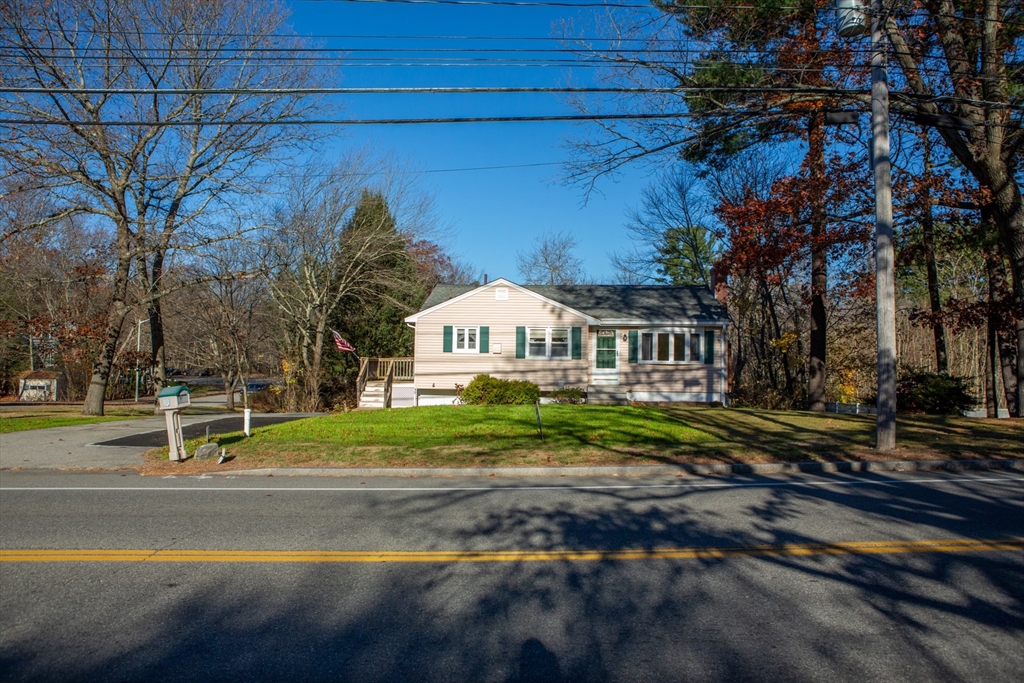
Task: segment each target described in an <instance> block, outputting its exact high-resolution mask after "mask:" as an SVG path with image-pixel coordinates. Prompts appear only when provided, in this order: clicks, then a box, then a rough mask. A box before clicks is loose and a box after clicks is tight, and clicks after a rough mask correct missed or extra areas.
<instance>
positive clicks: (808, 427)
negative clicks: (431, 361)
mask: <svg viewBox="0 0 1024 683" xmlns="http://www.w3.org/2000/svg"><path fill="white" fill-rule="evenodd" d="M541 415H542V419H543V426H544V441H541V440H540V438H539V434H538V430H537V423H536V416H535V413H534V408H533V406H500V407H477V406H459V407H448V406H438V407H424V408H408V409H402V410H380V411H360V412H354V413H344V414H334V415H327V416H323V417H315V418H308V419H304V420H297V421H294V422H288V423H284V424H279V425H274V426H270V427H265V428H261V429H257V430H255V431H254V432H253V436H252V437H251V438H249V439H246V438H245V437H243V436H242V435H241V434H240V433H234V434H228V435H222V436H221V437H219V439H218V441H219V442H220V444H221V445H222V446H226V447H227V449H228V454H229V455H231V456H233V458H234V460H233V461H232V465H231V466H232V467H287V466H306V467H317V466H321V467H332V466H333V467H430V466H434V467H472V466H485V467H501V466H515V465H621V464H655V463H713V462H752V463H756V462H795V461H807V460H818V461H844V460H848V461H858V460H877V459H887V460H891V459H906V460H919V459H943V458H1001V457H1024V448H1022V446H1021V433H1022V429H1021V426H1022V425H1021V422H1020V421H1016V420H1014V421H1011V420H999V421H996V420H977V419H969V418H959V417H932V416H907V417H901V418H900V420H899V426H898V437H897V438H898V440H899V444H900V446H899V448H897V449H896V450H895V451H893V452H890V453H887V454H881V453H878V452H877V451H875V450H874V449H873V448H872V446H873V443H874V418H873V417H870V416H856V415H831V414H816V413H808V412H797V411H791V412H782V411H779V412H774V411H758V410H729V409H723V408H704V407H636V406H562V405H546V406H542V408H541ZM199 443H201V442H196V443H193V444H189V452H190V453H191V452H192V451H193V450H194V448H195V447H196V446H197V445H198V444H199ZM161 457H162V458H163V459H164V462H166V460H165V459H166V457H167V456H166V451H164V452H163V454H162V456H161V455H160V453H159V452H154V453H153V454H152V455H151V457H150V461H151V463H153V464H154V466H155V465H157V464H158V463H159V462H160V461H161ZM209 462H210V461H205V463H194V462H192V461H189V463H190V464H189V465H188V467H198V468H200V469H202V468H206V467H210V465H209V464H208V463H209ZM174 467H177V468H182V467H185V466H184V465H177V464H175V465H174ZM188 467H186V468H185V469H188ZM178 471H183V470H180V469H179V470H178Z"/></svg>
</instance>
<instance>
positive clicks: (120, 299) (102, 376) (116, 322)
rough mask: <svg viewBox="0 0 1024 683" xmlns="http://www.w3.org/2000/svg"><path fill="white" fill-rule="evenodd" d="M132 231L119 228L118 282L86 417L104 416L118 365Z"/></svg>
mask: <svg viewBox="0 0 1024 683" xmlns="http://www.w3.org/2000/svg"><path fill="white" fill-rule="evenodd" d="M129 247H130V244H129V232H128V225H127V222H125V223H122V224H120V225H118V226H117V265H116V266H115V270H114V282H113V287H112V288H111V298H110V312H109V313H108V314H107V324H106V333H105V334H104V337H103V344H102V345H101V346H100V350H99V353H98V354H97V356H96V360H95V361H94V362H93V365H92V377H91V378H90V380H89V390H88V391H87V392H86V395H85V402H84V403H83V404H82V414H83V415H102V414H103V401H104V399H105V398H106V393H107V380H109V379H110V371H111V368H112V367H113V365H114V356H115V355H116V354H117V340H118V339H119V338H120V336H121V328H122V326H123V325H124V319H125V316H127V315H128V304H127V300H128V279H129V277H130V275H131V272H130V271H131V265H132V259H131V256H130V255H129V254H130V251H129Z"/></svg>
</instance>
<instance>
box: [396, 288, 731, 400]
mask: <svg viewBox="0 0 1024 683" xmlns="http://www.w3.org/2000/svg"><path fill="white" fill-rule="evenodd" d="M405 320H406V323H407V324H409V325H410V326H412V327H414V328H415V330H416V335H415V345H414V352H413V353H414V362H413V368H414V369H413V372H412V385H413V389H414V391H415V396H416V400H415V402H416V405H437V404H451V403H452V402H453V400H454V398H455V392H456V385H462V386H465V385H467V384H469V382H470V381H472V379H473V378H474V377H475V376H477V375H479V374H489V375H491V376H493V377H500V378H503V379H520V380H529V381H531V382H535V383H536V384H537V385H539V386H540V389H541V391H542V392H547V391H553V390H555V389H558V388H560V387H580V388H584V389H586V390H587V395H588V402H590V403H625V402H627V401H639V402H645V401H650V402H655V401H685V402H696V403H715V402H721V403H725V402H726V401H727V398H728V397H727V390H726V364H725V358H724V356H725V354H724V353H723V349H724V344H723V342H724V333H725V328H726V327H727V326H728V324H729V322H728V316H727V315H726V311H725V308H724V307H723V306H722V305H721V304H720V303H719V302H718V301H717V300H716V299H715V297H714V295H713V294H712V292H711V290H709V289H707V288H705V287H689V286H654V285H650V286H648V285H574V286H524V285H518V284H516V283H514V282H510V281H508V280H505V279H503V278H502V279H498V280H494V281H493V282H490V283H487V284H484V285H482V286H475V285H438V286H437V287H435V288H434V290H433V291H432V292H431V293H430V296H428V297H427V299H426V301H425V302H424V304H423V307H422V309H421V310H420V311H419V312H418V313H416V314H414V315H411V316H409V317H407V318H406V319H405Z"/></svg>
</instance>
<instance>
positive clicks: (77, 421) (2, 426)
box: [0, 406, 153, 434]
mask: <svg viewBox="0 0 1024 683" xmlns="http://www.w3.org/2000/svg"><path fill="white" fill-rule="evenodd" d="M105 412H106V415H103V416H102V417H99V416H94V415H82V408H81V407H80V406H25V407H22V406H4V407H3V408H0V434H8V433H10V432H23V431H26V430H28V429H47V428H49V427H69V426H72V425H85V424H93V423H95V422H114V421H116V420H128V419H132V418H137V417H153V409H152V408H143V409H137V408H122V407H116V408H107V409H106V410H105Z"/></svg>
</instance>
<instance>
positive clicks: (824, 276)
mask: <svg viewBox="0 0 1024 683" xmlns="http://www.w3.org/2000/svg"><path fill="white" fill-rule="evenodd" d="M807 139H808V151H807V173H808V178H809V180H810V182H811V188H812V193H811V349H810V358H809V361H808V364H807V408H808V409H809V410H814V411H817V412H821V413H823V412H825V346H826V342H825V328H826V325H827V322H828V321H827V318H826V313H825V294H826V290H827V287H828V241H827V238H826V231H827V228H828V226H827V221H828V218H827V216H826V212H825V197H824V189H825V188H824V186H823V185H822V184H821V182H822V181H823V179H824V177H825V129H824V126H823V125H822V115H821V114H812V115H811V117H810V118H809V125H808V130H807Z"/></svg>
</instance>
